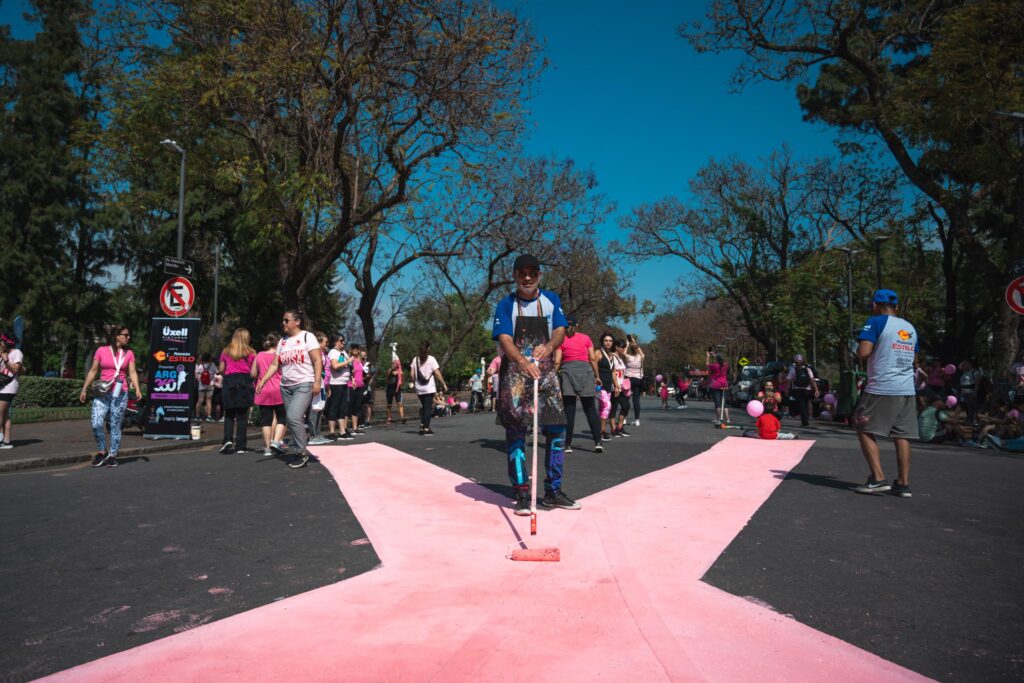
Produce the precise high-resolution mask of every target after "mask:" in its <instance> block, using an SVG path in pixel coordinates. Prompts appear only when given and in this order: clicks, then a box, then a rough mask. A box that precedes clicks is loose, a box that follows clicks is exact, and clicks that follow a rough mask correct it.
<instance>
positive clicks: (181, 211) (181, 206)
mask: <svg viewBox="0 0 1024 683" xmlns="http://www.w3.org/2000/svg"><path fill="white" fill-rule="evenodd" d="M160 144H161V145H163V146H164V149H167V150H170V151H172V152H177V153H178V154H180V155H181V172H180V174H179V177H178V250H177V253H176V255H177V257H178V258H179V259H180V258H181V257H182V253H183V252H184V251H185V149H184V148H183V147H182V146H181V145H179V144H178V143H177V142H175V141H174V140H171V139H167V140H161V141H160Z"/></svg>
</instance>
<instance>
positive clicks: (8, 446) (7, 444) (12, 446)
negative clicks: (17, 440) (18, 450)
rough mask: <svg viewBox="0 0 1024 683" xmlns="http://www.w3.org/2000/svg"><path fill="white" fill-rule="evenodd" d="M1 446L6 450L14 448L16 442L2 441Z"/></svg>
mask: <svg viewBox="0 0 1024 683" xmlns="http://www.w3.org/2000/svg"><path fill="white" fill-rule="evenodd" d="M0 448H2V449H4V450H5V451H6V450H7V449H9V448H14V444H13V443H11V442H10V441H4V442H2V443H0Z"/></svg>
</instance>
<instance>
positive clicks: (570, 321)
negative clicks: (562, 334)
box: [565, 315, 576, 325]
mask: <svg viewBox="0 0 1024 683" xmlns="http://www.w3.org/2000/svg"><path fill="white" fill-rule="evenodd" d="M565 324H566V325H575V324H576V316H573V315H567V316H565Z"/></svg>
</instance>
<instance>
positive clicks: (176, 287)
mask: <svg viewBox="0 0 1024 683" xmlns="http://www.w3.org/2000/svg"><path fill="white" fill-rule="evenodd" d="M195 302H196V290H195V287H193V286H192V283H191V282H190V281H189V280H188V279H187V278H183V277H172V278H171V279H170V280H168V281H167V282H165V283H164V286H163V287H161V288H160V308H162V309H163V312H164V313H165V314H167V315H169V316H171V317H172V318H180V317H181V316H183V315H185V314H186V313H188V312H189V311H190V310H191V309H192V304H194V303H195Z"/></svg>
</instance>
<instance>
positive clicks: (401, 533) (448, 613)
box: [52, 438, 925, 682]
mask: <svg viewBox="0 0 1024 683" xmlns="http://www.w3.org/2000/svg"><path fill="white" fill-rule="evenodd" d="M810 445H811V442H808V441H790V442H763V441H755V440H751V439H737V438H728V439H726V440H724V441H723V442H721V443H719V444H718V445H717V446H715V447H714V448H712V449H711V450H709V451H707V452H705V453H702V454H701V455H698V456H696V457H693V458H690V459H689V460H686V461H684V462H681V463H679V464H677V465H674V466H672V467H669V468H667V469H664V470H661V471H658V472H653V473H651V474H648V475H645V476H643V477H640V478H637V479H634V480H631V481H628V482H625V483H623V484H620V485H619V486H616V487H614V488H611V489H608V490H605V491H602V492H600V493H598V494H595V495H593V496H590V497H588V498H587V499H585V500H583V501H581V502H582V503H583V506H584V508H583V510H582V511H579V512H569V511H564V510H555V511H551V512H546V513H544V514H542V515H541V516H540V524H539V525H540V533H539V535H538V536H537V537H536V542H537V543H538V544H539V545H557V546H558V547H559V548H560V549H561V553H562V561H561V562H558V563H522V562H512V561H510V560H508V559H506V558H505V555H506V553H507V552H508V551H509V550H510V549H511V548H512V547H518V546H517V545H516V537H515V534H516V532H518V534H519V535H520V536H521V537H522V538H525V539H527V542H532V539H530V536H529V533H528V531H527V522H525V521H523V520H525V518H516V517H513V516H512V515H511V509H510V507H509V502H508V501H507V500H505V499H504V498H502V497H501V496H498V495H497V494H495V493H493V492H491V491H489V490H488V489H485V488H483V487H482V486H479V485H477V484H475V483H472V482H469V481H466V480H465V479H463V478H461V477H459V476H458V475H455V474H453V473H451V472H448V471H446V470H442V469H440V468H438V467H435V466H433V465H431V464H429V463H426V462H424V461H422V460H420V459H418V458H414V457H412V456H409V455H406V454H403V453H401V452H399V451H396V450H393V449H391V448H387V447H385V446H380V445H374V444H367V445H359V446H349V447H346V448H323V449H319V450H318V451H317V453H318V455H319V456H320V458H321V460H322V461H323V463H324V465H325V466H326V467H327V468H328V469H329V470H330V472H331V473H332V475H333V476H334V478H335V480H336V481H338V482H339V484H340V487H341V488H342V490H343V491H344V493H345V497H346V499H347V500H348V502H349V503H350V505H351V506H352V509H353V510H354V511H355V513H356V515H357V516H358V517H359V520H360V522H361V523H362V525H363V528H364V529H365V530H366V532H367V535H368V536H369V538H370V540H371V541H372V542H373V545H374V549H375V550H376V551H377V553H378V555H379V556H380V558H381V561H382V565H381V567H379V568H378V569H376V570H374V571H371V572H367V573H366V574H362V575H360V576H357V577H354V578H352V579H348V580H346V581H342V582H341V583H338V584H334V585H331V586H326V587H324V588H320V589H317V590H314V591H310V592H308V593H304V594H302V595H299V596H295V597H293V598H289V599H287V600H282V601H280V602H277V603H274V604H271V605H266V606H264V607H261V608H258V609H255V610H251V611H249V612H246V613H244V614H240V615H236V616H234V617H230V618H227V619H223V620H221V621H218V622H216V623H213V624H208V625H205V626H201V627H199V628H195V629H192V630H190V631H186V632H184V633H181V634H178V635H175V636H171V637H168V638H165V639H163V640H159V641H156V642H153V643H149V644H147V645H143V646H141V647H138V648H135V649H133V650H129V651H126V652H122V653H119V654H116V655H112V656H110V657H106V658H104V659H100V660H97V661H94V662H91V663H89V664H85V665H82V666H79V667H76V668H74V669H70V670H68V671H64V672H61V673H59V674H56V675H54V676H53V677H52V678H53V679H54V680H69V681H133V682H135V681H175V682H178V681H200V680H203V681H209V680H217V681H223V680H239V681H427V680H436V681H468V680H474V681H477V680H481V681H499V680H501V681H508V680H510V679H511V680H515V679H517V678H521V677H524V676H529V677H531V678H536V677H542V678H543V679H545V680H569V681H575V680H595V679H600V680H603V681H631V682H633V681H667V680H671V681H697V680H701V681H703V680H707V681H758V680H779V681H782V680H785V681H820V680H829V681H830V682H838V681H864V680H872V681H880V680H925V679H923V678H922V677H921V676H919V675H917V674H915V673H913V672H911V671H908V670H906V669H903V668H901V667H899V666H897V665H895V664H892V663H890V662H887V661H885V660H882V659H880V658H878V657H876V656H874V655H871V654H869V653H867V652H864V651H863V650H860V649H858V648H856V647H854V646H852V645H850V644H848V643H845V642H843V641H841V640H838V639H836V638H834V637H832V636H829V635H826V634H824V633H821V632H819V631H816V630H814V629H812V628H810V627H808V626H805V625H803V624H800V623H799V622H797V621H794V620H793V619H791V618H788V617H786V616H783V615H780V614H778V613H776V612H774V611H772V610H771V609H768V608H767V607H763V606H760V605H758V604H754V603H752V602H750V601H747V600H744V599H741V598H737V597H735V596H732V595H730V594H728V593H725V592H722V591H720V590H718V589H716V588H713V587H711V586H708V585H707V584H705V583H702V582H701V581H700V577H701V576H702V575H703V574H704V573H705V571H707V569H708V567H710V566H711V564H712V563H713V562H714V561H715V559H716V558H717V557H718V555H719V554H721V552H722V551H723V550H724V549H725V547H726V546H727V545H728V544H729V543H730V542H731V541H732V539H733V538H734V537H735V536H736V534H737V533H739V531H740V530H741V529H742V528H743V526H744V525H745V524H746V523H747V522H748V521H749V519H750V517H751V516H752V515H753V514H754V512H756V510H757V509H758V507H760V505H761V504H762V503H763V502H764V501H765V500H766V499H767V497H768V496H769V495H770V494H771V493H772V491H773V490H774V489H775V487H776V486H777V485H778V483H779V479H778V478H777V477H776V476H775V474H773V471H774V472H778V471H779V470H783V471H788V470H789V469H791V468H792V467H794V466H795V465H796V464H797V463H798V462H799V461H800V459H801V458H802V457H803V455H804V453H805V452H806V450H807V449H808V448H809V447H810ZM572 467H573V464H572V462H571V460H570V463H569V466H568V475H569V480H568V481H569V482H571V476H572ZM339 540H340V539H324V542H327V543H331V542H334V543H336V542H339Z"/></svg>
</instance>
